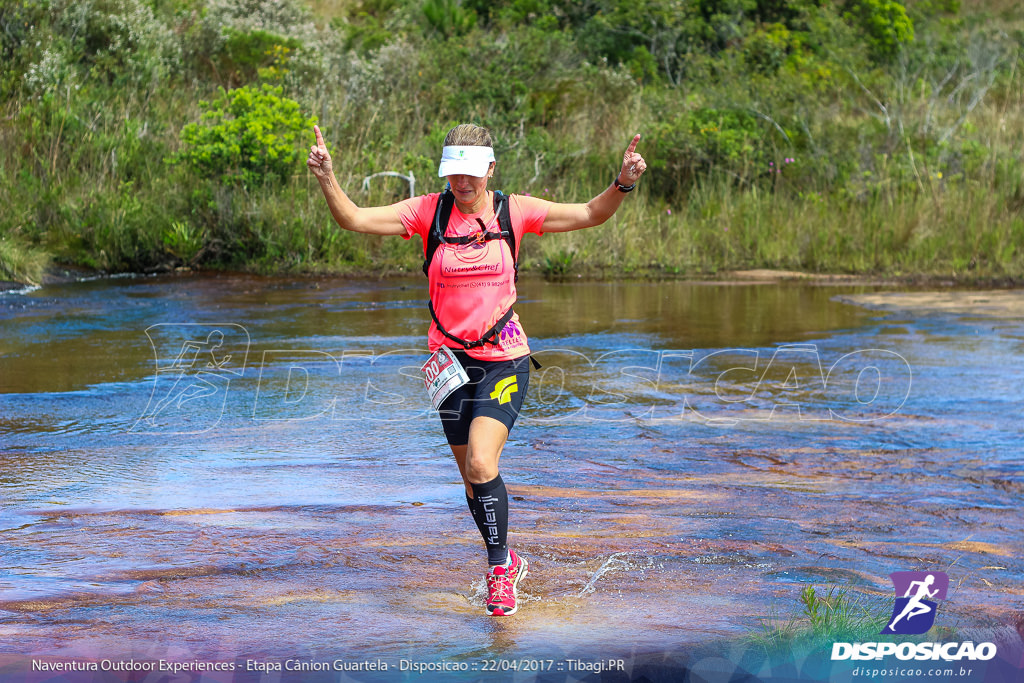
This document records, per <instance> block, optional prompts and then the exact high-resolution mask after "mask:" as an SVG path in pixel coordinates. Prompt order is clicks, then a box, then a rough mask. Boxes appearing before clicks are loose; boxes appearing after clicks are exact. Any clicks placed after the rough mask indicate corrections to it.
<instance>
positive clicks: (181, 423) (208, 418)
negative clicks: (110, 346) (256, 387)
mask: <svg viewBox="0 0 1024 683" xmlns="http://www.w3.org/2000/svg"><path fill="white" fill-rule="evenodd" d="M146 336H147V337H148V338H149V342H150V344H151V345H152V347H153V353H154V358H155V361H156V371H155V373H154V375H153V388H152V392H151V394H150V398H149V403H148V405H147V406H146V408H145V409H144V410H143V411H142V416H141V417H140V418H139V419H138V420H137V421H136V422H135V425H134V426H133V427H132V429H131V431H134V432H140V433H161V434H200V433H203V432H205V431H208V430H210V429H212V428H213V427H215V426H216V425H217V424H218V423H219V422H220V420H221V417H223V415H224V412H225V410H226V408H227V396H228V389H229V387H230V385H231V381H232V380H233V379H238V378H240V377H242V375H243V373H244V371H245V364H246V359H247V357H248V354H249V332H248V331H247V330H246V329H245V328H244V327H242V326H241V325H236V324H233V323H224V324H218V325H207V324H202V323H158V324H156V325H151V326H149V327H148V328H147V329H146Z"/></svg>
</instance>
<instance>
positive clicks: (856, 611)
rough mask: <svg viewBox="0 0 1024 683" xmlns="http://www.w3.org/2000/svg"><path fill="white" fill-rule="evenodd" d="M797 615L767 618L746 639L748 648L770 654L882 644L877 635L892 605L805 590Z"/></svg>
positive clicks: (839, 591) (839, 593)
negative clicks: (849, 644) (862, 643)
mask: <svg viewBox="0 0 1024 683" xmlns="http://www.w3.org/2000/svg"><path fill="white" fill-rule="evenodd" d="M800 605H801V607H802V609H801V611H800V613H799V614H797V615H796V616H791V617H779V616H776V615H769V616H766V617H764V618H763V619H761V622H760V629H759V630H758V631H755V632H753V633H751V634H749V635H748V636H747V639H746V640H747V642H748V644H749V645H751V646H753V647H756V648H759V649H762V650H764V651H765V652H766V653H767V654H772V653H787V654H788V653H791V652H793V653H806V652H812V651H825V650H828V649H830V648H831V647H832V644H833V643H835V642H857V641H884V640H887V638H886V637H885V636H882V635H879V634H880V633H881V631H882V629H883V628H885V625H886V623H887V621H888V618H889V616H890V613H891V611H892V601H891V600H889V601H888V602H887V603H879V602H869V601H867V599H866V598H864V597H863V596H853V595H851V594H850V593H849V592H848V591H847V590H845V589H842V588H839V587H837V586H832V587H830V588H828V590H827V592H825V593H823V594H819V593H818V592H817V591H816V590H815V588H814V586H811V585H809V586H807V587H806V588H804V590H803V592H801V594H800Z"/></svg>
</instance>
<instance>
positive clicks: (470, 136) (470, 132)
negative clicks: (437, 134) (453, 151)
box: [444, 123, 494, 147]
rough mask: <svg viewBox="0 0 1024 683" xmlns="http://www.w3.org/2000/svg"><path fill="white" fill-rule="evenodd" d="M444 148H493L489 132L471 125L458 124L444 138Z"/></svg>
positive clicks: (481, 127)
mask: <svg viewBox="0 0 1024 683" xmlns="http://www.w3.org/2000/svg"><path fill="white" fill-rule="evenodd" d="M444 146H445V147H454V146H460V147H494V143H493V142H491V131H489V130H487V129H486V128H484V127H483V126H477V125H475V124H472V123H460V124H459V125H457V126H455V127H454V128H452V129H451V130H450V131H448V135H446V136H445V137H444Z"/></svg>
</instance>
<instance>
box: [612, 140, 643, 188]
mask: <svg viewBox="0 0 1024 683" xmlns="http://www.w3.org/2000/svg"><path fill="white" fill-rule="evenodd" d="M638 142H640V133H637V134H636V135H634V136H633V140H632V141H631V142H630V143H629V147H627V148H626V153H625V154H623V155H622V170H620V171H619V183H620V184H622V185H627V186H628V185H632V184H633V183H635V182H636V181H637V180H639V179H640V176H641V175H642V174H643V172H644V171H646V170H647V162H646V161H644V158H643V157H642V156H640V154H638V153H637V151H636V143H638Z"/></svg>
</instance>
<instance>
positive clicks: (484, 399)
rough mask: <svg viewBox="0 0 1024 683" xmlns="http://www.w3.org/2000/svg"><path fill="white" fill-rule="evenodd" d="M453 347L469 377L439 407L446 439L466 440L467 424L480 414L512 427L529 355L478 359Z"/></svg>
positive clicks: (526, 382)
mask: <svg viewBox="0 0 1024 683" xmlns="http://www.w3.org/2000/svg"><path fill="white" fill-rule="evenodd" d="M452 351H453V352H454V354H455V357H456V358H458V359H459V362H460V363H462V367H464V368H465V369H466V374H467V375H469V381H468V382H467V383H466V384H463V385H462V386H461V387H459V388H458V389H456V390H455V391H454V392H452V395H451V396H449V397H448V398H446V399H445V400H444V403H442V404H441V406H440V407H439V408H438V411H437V412H438V414H439V415H440V416H441V425H442V426H443V427H444V435H445V437H446V438H447V439H448V443H449V444H451V445H452V446H464V445H466V444H467V443H469V424H470V423H471V422H472V421H473V418H475V417H479V416H481V415H484V416H487V417H493V418H494V419H495V420H497V421H499V422H501V423H502V424H503V425H505V428H506V429H508V430H509V431H512V425H513V424H515V422H516V418H517V417H519V410H520V409H521V408H522V407H523V398H524V397H525V396H526V388H527V387H528V386H529V384H530V357H529V356H523V357H522V358H516V359H515V360H477V359H475V358H472V357H470V355H469V354H467V353H466V352H465V351H462V350H460V349H452Z"/></svg>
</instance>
